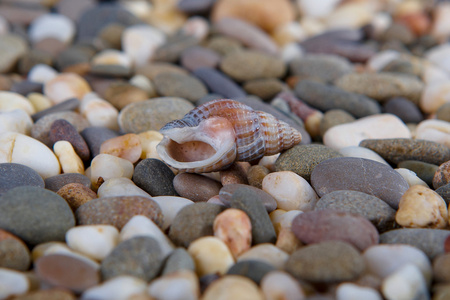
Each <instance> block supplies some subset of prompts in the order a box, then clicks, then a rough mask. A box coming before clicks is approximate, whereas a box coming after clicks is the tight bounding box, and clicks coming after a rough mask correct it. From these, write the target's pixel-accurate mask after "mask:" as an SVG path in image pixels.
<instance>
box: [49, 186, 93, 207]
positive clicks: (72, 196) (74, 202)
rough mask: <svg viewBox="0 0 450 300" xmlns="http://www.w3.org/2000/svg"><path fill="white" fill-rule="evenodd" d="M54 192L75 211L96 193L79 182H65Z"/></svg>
mask: <svg viewBox="0 0 450 300" xmlns="http://www.w3.org/2000/svg"><path fill="white" fill-rule="evenodd" d="M56 193H57V194H58V195H60V196H61V197H63V198H64V199H65V200H66V201H67V203H68V204H69V206H70V208H71V209H72V210H73V211H76V210H77V209H78V207H80V206H81V205H83V204H84V203H86V202H88V201H91V200H92V199H95V198H97V194H96V193H95V192H94V191H93V190H91V189H90V188H88V187H87V186H85V185H83V184H81V183H69V184H66V185H65V186H63V187H62V188H60V189H59V190H58V191H57V192H56Z"/></svg>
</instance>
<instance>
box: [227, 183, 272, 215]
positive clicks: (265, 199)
mask: <svg viewBox="0 0 450 300" xmlns="http://www.w3.org/2000/svg"><path fill="white" fill-rule="evenodd" d="M237 189H248V190H249V192H250V193H253V194H254V195H255V199H258V201H259V202H261V203H262V204H263V205H264V207H265V208H266V210H267V212H269V213H270V212H272V211H274V210H275V209H277V201H276V200H275V198H274V197H272V195H270V194H269V193H267V192H265V191H263V190H262V189H259V188H256V187H253V186H250V185H246V184H240V183H233V184H227V185H224V186H223V187H222V188H221V189H220V191H219V198H220V201H221V202H222V203H223V204H224V205H225V206H227V207H230V206H231V198H232V197H233V194H234V192H235V191H236V190H237Z"/></svg>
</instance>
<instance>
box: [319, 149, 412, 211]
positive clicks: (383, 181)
mask: <svg viewBox="0 0 450 300" xmlns="http://www.w3.org/2000/svg"><path fill="white" fill-rule="evenodd" d="M311 185H312V186H313V188H314V189H315V190H316V192H317V194H318V195H319V196H320V197H322V196H323V195H326V194H328V193H331V192H333V191H336V190H353V191H360V192H363V193H367V194H370V195H373V196H375V197H378V198H380V199H381V200H383V201H384V202H386V203H387V204H389V205H390V206H391V207H392V208H394V209H397V208H398V203H399V201H400V198H401V196H402V195H403V194H404V193H405V192H406V190H407V189H408V188H409V185H408V183H407V182H406V181H405V179H403V177H402V176H401V175H400V174H399V173H397V172H396V171H395V170H394V169H392V168H391V167H389V166H387V165H385V164H382V163H379V162H377V161H373V160H369V159H364V158H356V157H340V158H332V159H329V160H326V161H324V162H322V163H320V164H319V165H318V166H317V167H316V168H315V169H314V171H313V172H312V174H311Z"/></svg>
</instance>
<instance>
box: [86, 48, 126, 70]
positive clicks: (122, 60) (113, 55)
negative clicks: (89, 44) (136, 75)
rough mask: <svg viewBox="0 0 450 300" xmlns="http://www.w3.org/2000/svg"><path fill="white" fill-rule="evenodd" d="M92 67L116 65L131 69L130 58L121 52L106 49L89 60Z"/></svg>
mask: <svg viewBox="0 0 450 300" xmlns="http://www.w3.org/2000/svg"><path fill="white" fill-rule="evenodd" d="M91 63H92V64H93V65H118V66H122V67H126V68H131V67H132V63H131V60H130V58H129V57H128V56H127V55H126V54H125V53H123V52H121V51H119V50H115V49H106V50H103V51H100V52H99V53H97V54H96V55H94V57H92V59H91Z"/></svg>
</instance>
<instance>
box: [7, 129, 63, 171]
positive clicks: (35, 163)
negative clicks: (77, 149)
mask: <svg viewBox="0 0 450 300" xmlns="http://www.w3.org/2000/svg"><path fill="white" fill-rule="evenodd" d="M0 163H16V164H22V165H25V166H27V167H30V168H32V169H33V170H35V171H36V172H38V174H39V175H41V177H42V178H43V179H46V178H48V177H51V176H55V175H58V174H59V173H60V171H61V169H60V166H59V161H58V159H57V158H56V156H55V154H53V152H52V151H51V150H50V149H49V148H48V147H47V146H46V145H44V144H43V143H41V142H40V141H38V140H36V139H33V138H31V137H29V136H26V135H24V134H21V133H17V132H4V133H0Z"/></svg>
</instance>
